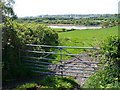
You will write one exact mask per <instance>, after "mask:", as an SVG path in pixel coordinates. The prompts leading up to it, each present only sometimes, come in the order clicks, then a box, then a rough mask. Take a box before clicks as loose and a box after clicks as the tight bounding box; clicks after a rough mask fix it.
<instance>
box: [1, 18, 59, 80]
mask: <svg viewBox="0 0 120 90" xmlns="http://www.w3.org/2000/svg"><path fill="white" fill-rule="evenodd" d="M3 32H4V34H3V41H4V42H3V78H4V79H3V80H7V79H20V78H25V77H29V76H31V75H32V74H30V73H31V72H30V70H28V69H27V68H26V67H25V65H24V64H23V63H21V59H20V55H19V52H20V51H19V49H25V47H24V45H25V44H46V45H58V35H57V33H56V32H55V31H53V30H52V29H51V28H48V27H46V26H45V25H38V24H37V25H36V24H18V23H15V22H13V21H11V20H10V19H6V21H5V22H4V26H3ZM35 49H36V48H35ZM22 54H24V53H22ZM29 74H30V75H29ZM27 75H29V76H27ZM18 76H19V78H18Z"/></svg>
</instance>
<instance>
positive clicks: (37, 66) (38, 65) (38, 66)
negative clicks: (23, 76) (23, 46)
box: [25, 63, 48, 68]
mask: <svg viewBox="0 0 120 90" xmlns="http://www.w3.org/2000/svg"><path fill="white" fill-rule="evenodd" d="M25 64H26V65H28V66H30V67H32V66H34V68H40V67H43V68H48V65H46V66H45V65H40V64H33V63H25ZM32 68H33V67H32Z"/></svg>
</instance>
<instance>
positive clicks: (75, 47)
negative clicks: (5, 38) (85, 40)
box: [26, 44, 100, 49]
mask: <svg viewBox="0 0 120 90" xmlns="http://www.w3.org/2000/svg"><path fill="white" fill-rule="evenodd" d="M26 46H39V47H48V48H50V47H51V48H69V49H72V48H73V49H100V48H99V47H77V46H49V45H35V44H26Z"/></svg>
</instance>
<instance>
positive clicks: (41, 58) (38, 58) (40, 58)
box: [21, 56, 56, 61]
mask: <svg viewBox="0 0 120 90" xmlns="http://www.w3.org/2000/svg"><path fill="white" fill-rule="evenodd" d="M21 57H24V58H31V59H37V60H53V61H54V60H56V59H50V58H43V57H30V56H21Z"/></svg>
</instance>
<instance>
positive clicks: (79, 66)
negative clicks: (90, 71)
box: [63, 65, 97, 68]
mask: <svg viewBox="0 0 120 90" xmlns="http://www.w3.org/2000/svg"><path fill="white" fill-rule="evenodd" d="M63 67H64V68H67V67H68V68H72V67H77V68H97V67H94V66H81V65H65V66H63Z"/></svg>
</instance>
